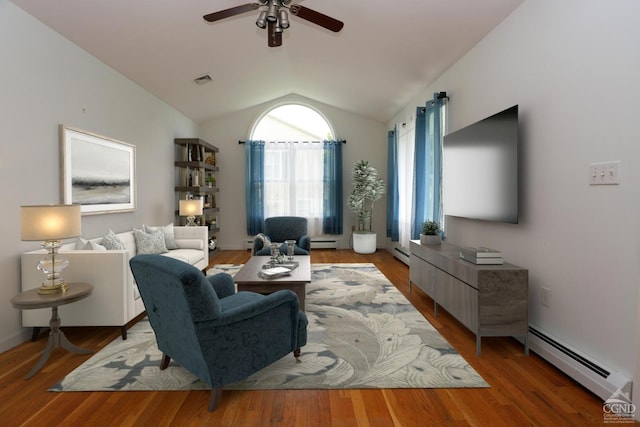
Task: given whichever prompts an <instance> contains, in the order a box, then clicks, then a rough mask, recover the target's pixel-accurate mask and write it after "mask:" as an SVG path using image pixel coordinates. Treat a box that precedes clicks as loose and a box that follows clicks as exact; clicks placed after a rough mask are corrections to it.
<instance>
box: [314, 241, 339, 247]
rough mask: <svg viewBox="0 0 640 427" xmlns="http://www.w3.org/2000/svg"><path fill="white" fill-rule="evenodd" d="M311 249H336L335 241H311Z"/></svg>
mask: <svg viewBox="0 0 640 427" xmlns="http://www.w3.org/2000/svg"><path fill="white" fill-rule="evenodd" d="M311 249H338V241H337V240H336V239H311Z"/></svg>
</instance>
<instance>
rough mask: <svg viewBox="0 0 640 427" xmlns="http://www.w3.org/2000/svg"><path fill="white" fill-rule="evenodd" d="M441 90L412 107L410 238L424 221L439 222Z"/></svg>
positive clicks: (442, 109) (442, 112)
mask: <svg viewBox="0 0 640 427" xmlns="http://www.w3.org/2000/svg"><path fill="white" fill-rule="evenodd" d="M446 99H447V98H446V94H445V93H444V92H441V93H438V92H436V93H434V94H433V99H432V100H431V101H428V102H427V103H426V106H424V107H418V108H417V110H416V134H415V151H414V153H415V154H414V156H415V157H414V186H413V209H412V218H411V224H412V232H411V236H412V238H413V239H417V238H419V236H420V233H421V232H422V223H423V222H424V221H429V220H432V221H436V222H438V223H440V224H442V222H443V216H442V137H443V135H444V129H445V122H444V120H445V114H444V108H445V105H446Z"/></svg>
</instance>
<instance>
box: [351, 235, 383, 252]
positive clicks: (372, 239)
mask: <svg viewBox="0 0 640 427" xmlns="http://www.w3.org/2000/svg"><path fill="white" fill-rule="evenodd" d="M376 240H377V238H376V233H370V232H367V233H362V232H360V233H358V232H354V233H353V250H354V251H355V252H356V253H358V254H372V253H374V252H375V251H376Z"/></svg>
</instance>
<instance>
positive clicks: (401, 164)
mask: <svg viewBox="0 0 640 427" xmlns="http://www.w3.org/2000/svg"><path fill="white" fill-rule="evenodd" d="M397 129H398V193H399V194H398V232H399V243H400V246H402V247H403V248H405V249H407V250H408V249H409V241H410V240H411V203H412V200H413V180H414V176H413V163H414V147H415V133H416V129H415V121H414V120H411V121H409V122H408V123H402V124H398V125H397Z"/></svg>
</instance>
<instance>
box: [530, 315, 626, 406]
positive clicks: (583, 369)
mask: <svg viewBox="0 0 640 427" xmlns="http://www.w3.org/2000/svg"><path fill="white" fill-rule="evenodd" d="M528 340H529V348H530V349H531V350H533V351H535V352H536V353H537V354H539V355H540V356H541V357H542V358H543V359H545V360H547V361H548V362H550V363H551V364H552V365H554V366H555V367H557V368H558V369H560V370H561V371H563V372H564V373H565V374H567V375H568V376H570V377H571V378H573V379H574V380H576V381H577V382H579V383H580V384H582V385H583V386H584V387H585V388H587V389H588V390H590V391H591V392H592V393H594V394H595V395H597V396H598V397H600V398H601V399H602V400H603V401H604V400H607V399H609V398H610V397H611V396H613V395H614V394H615V393H616V392H618V391H619V390H620V391H621V392H622V393H625V394H626V395H627V396H629V397H631V385H632V381H631V379H630V378H627V377H626V376H624V375H622V374H621V373H619V372H613V371H612V370H611V369H609V368H607V367H606V366H604V365H602V364H601V363H598V362H596V361H594V360H593V359H591V358H590V357H589V356H587V355H585V354H583V353H581V352H579V351H578V350H576V349H573V348H571V347H570V346H569V345H567V344H564V343H562V342H561V341H560V340H558V339H557V338H554V337H552V336H551V335H549V334H548V333H546V332H543V331H542V330H541V329H538V328H535V327H532V326H529V339H528Z"/></svg>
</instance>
